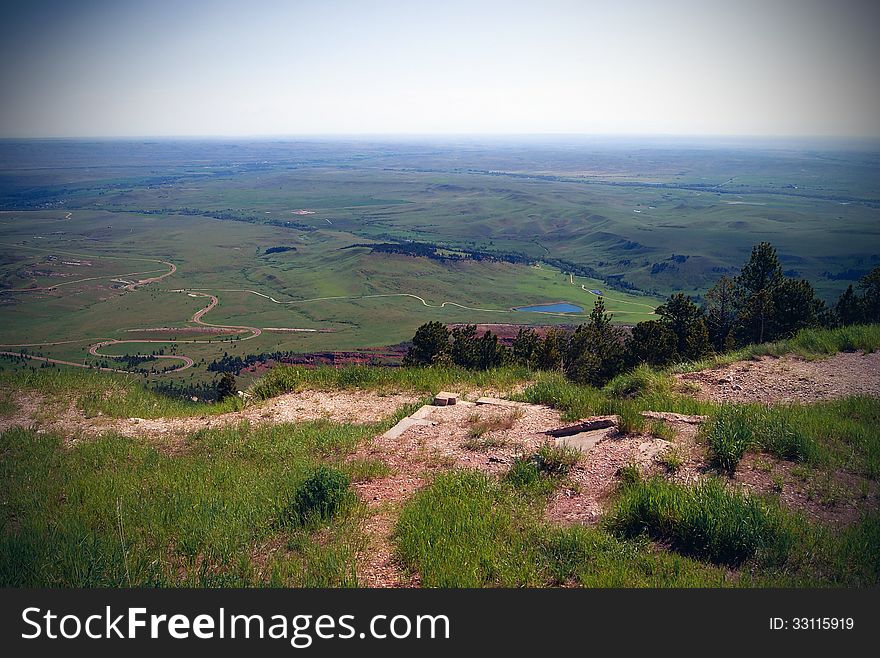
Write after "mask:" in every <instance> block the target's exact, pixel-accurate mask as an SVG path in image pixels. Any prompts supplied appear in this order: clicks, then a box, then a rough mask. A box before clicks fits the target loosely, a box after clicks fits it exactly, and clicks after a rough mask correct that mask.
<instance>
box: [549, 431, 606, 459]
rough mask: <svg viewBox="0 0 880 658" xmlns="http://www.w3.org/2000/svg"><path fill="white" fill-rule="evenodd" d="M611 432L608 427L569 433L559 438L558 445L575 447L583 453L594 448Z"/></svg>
mask: <svg viewBox="0 0 880 658" xmlns="http://www.w3.org/2000/svg"><path fill="white" fill-rule="evenodd" d="M609 434H611V430H610V429H608V428H605V429H598V430H591V431H589V432H580V433H578V434H569V435H567V436H560V437H559V438H557V439H556V445H558V446H565V447H567V448H575V449H576V450H580V451H581V452H583V453H587V452H589V451H590V450H592V449H593V448H594V447H595V446H596V444H597V443H599V442H600V441H602V440H604V439H606V438H607V437H608V435H609Z"/></svg>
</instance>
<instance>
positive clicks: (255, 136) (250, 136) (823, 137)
mask: <svg viewBox="0 0 880 658" xmlns="http://www.w3.org/2000/svg"><path fill="white" fill-rule="evenodd" d="M511 137H513V138H517V137H519V138H535V137H539V138H540V137H543V138H565V137H579V138H604V139H633V138H636V139H638V138H653V139H746V140H816V141H859V140H866V141H880V134H878V135H857V134H852V135H850V134H790V133H788V134H786V133H783V134H760V133H758V134H756V133H647V132H646V133H641V132H615V133H590V132H400V133H388V132H351V133H347V132H332V133H318V132H315V133H240V134H237V133H210V134H189V133H167V134H124V135H123V134H119V135H25V136H20V135H0V141H37V140H43V141H63V140H71V141H81V140H102V141H111V140H142V139H151V140H267V139H277V140H284V139H351V138H358V139H363V138H372V139H376V138H382V139H388V138H399V139H400V138H405V139H418V138H432V139H436V138H447V139H453V138H511Z"/></svg>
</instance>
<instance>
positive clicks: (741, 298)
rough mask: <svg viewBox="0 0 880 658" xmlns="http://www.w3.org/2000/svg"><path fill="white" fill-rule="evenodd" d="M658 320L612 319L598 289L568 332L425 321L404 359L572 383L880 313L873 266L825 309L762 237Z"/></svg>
mask: <svg viewBox="0 0 880 658" xmlns="http://www.w3.org/2000/svg"><path fill="white" fill-rule="evenodd" d="M655 312H656V314H657V316H658V319H657V320H648V321H646V322H640V323H638V324H637V325H635V327H633V328H632V331H631V332H626V330H625V329H623V328H621V327H616V326H614V325H612V324H611V318H612V316H611V314H609V313H606V311H605V303H604V300H603V299H602V297H599V298H598V299H597V300H596V303H595V306H594V308H593V311H592V312H591V313H590V319H589V321H588V322H586V323H584V324H582V325H580V326H579V327H577V329H575V331H574V332H568V331H565V330H563V329H558V328H551V329H549V330H548V331H547V332H546V334H545V335H544V336H543V337H542V336H540V335H539V334H538V333H537V332H536V331H535V330H533V329H528V328H521V329H520V330H519V333H518V334H517V336H516V338H515V339H514V341H513V344H512V345H511V347H510V348H507V347H505V346H504V345H501V344H500V343H499V341H498V337H497V336H496V335H494V334H493V333H492V332H489V331H486V332H485V333H484V334H483V335H482V336H479V335H478V334H477V328H476V326H475V325H467V326H465V327H457V328H455V329H452V330H451V331H450V330H449V329H448V328H447V327H446V326H445V325H444V324H442V323H440V322H428V323H427V324H424V325H422V326H421V327H419V328H418V330H417V331H416V334H415V336H414V337H413V341H412V346H411V347H410V348H409V351H408V352H407V355H406V358H405V359H404V365H414V366H424V365H434V364H441V365H451V364H454V365H457V366H461V367H463V368H469V369H478V370H485V369H488V368H493V367H497V366H500V365H505V364H519V365H524V366H527V367H530V368H534V369H536V370H558V371H561V372H564V373H565V375H566V377H567V378H569V379H571V380H572V381H574V382H577V383H580V384H588V385H591V386H603V385H605V384H606V383H607V382H608V381H610V380H611V379H612V378H614V377H615V376H616V375H618V374H620V373H622V372H625V371H627V370H630V369H632V368H634V367H636V366H638V365H640V364H643V363H644V364H648V365H651V366H656V367H662V366H665V365H669V364H671V363H677V362H681V361H695V360H698V359H702V358H704V357H706V356H708V355H709V354H711V353H713V352H716V353H721V352H726V351H730V350H732V349H735V348H737V347H741V346H743V345H747V344H751V343H763V342H770V341H776V340H780V339H784V338H789V337H791V336H793V335H794V334H795V333H797V332H798V331H799V330H801V329H805V328H808V327H816V326H826V327H832V326H840V325H846V324H856V323H863V322H880V268H877V269H875V270H874V271H872V272H870V273H869V274H867V275H866V276H865V277H863V278H862V279H861V280H860V281H859V283H858V286H857V287H856V288H855V289H854V288H853V286H850V287H849V288H847V290H846V291H845V292H844V293H843V294H842V295H841V296H840V299H839V300H838V301H837V303H836V305H835V306H834V308H832V309H828V308H826V306H825V303H824V302H823V301H822V300H821V299H819V298H818V297H817V296H816V293H815V290H814V289H813V286H812V285H811V284H810V283H809V281H805V280H802V279H793V278H790V277H786V276H785V275H784V274H783V271H782V266H781V265H780V263H779V259H778V257H777V255H776V250H775V249H774V248H773V247H772V246H771V245H770V244H769V243H767V242H762V243H760V244H758V245H756V246H755V247H754V248H753V249H752V253H751V256H750V257H749V260H748V262H746V264H745V265H744V266H743V267H742V269H741V270H740V273H739V275H738V276H736V277H728V276H726V275H725V276H722V277H721V278H720V279H719V280H718V281H717V282H716V283H715V285H713V286H712V288H711V289H710V290H709V291H708V292H707V293H706V295H705V301H704V304H703V305H702V306H699V305H697V304H696V303H695V302H694V300H693V299H692V298H691V297H689V296H688V295H684V294H681V293H677V294H674V295H671V296H670V297H669V298H668V299H667V300H666V301H665V302H664V303H663V304H661V305H660V306H659V307H658V308H657V309H656V311H655Z"/></svg>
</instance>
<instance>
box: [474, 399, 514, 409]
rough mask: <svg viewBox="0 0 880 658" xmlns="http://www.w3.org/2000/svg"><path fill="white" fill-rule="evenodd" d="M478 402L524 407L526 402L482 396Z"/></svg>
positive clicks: (499, 405)
mask: <svg viewBox="0 0 880 658" xmlns="http://www.w3.org/2000/svg"><path fill="white" fill-rule="evenodd" d="M477 404H480V405H482V404H490V405H493V406H496V407H522V406H524V405H525V404H526V403H525V402H514V401H513V400H502V399H501V398H480V399H478V400H477Z"/></svg>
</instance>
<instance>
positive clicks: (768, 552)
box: [607, 478, 795, 566]
mask: <svg viewBox="0 0 880 658" xmlns="http://www.w3.org/2000/svg"><path fill="white" fill-rule="evenodd" d="M607 527H608V528H609V529H610V530H611V531H612V532H613V533H614V534H616V535H618V536H621V537H635V536H638V535H640V534H642V533H646V534H647V535H648V536H649V537H651V538H652V539H655V540H658V541H660V542H663V543H665V544H667V545H668V546H670V547H671V548H672V549H673V550H675V551H677V552H679V553H682V554H684V555H690V556H692V557H696V558H699V559H703V560H708V561H710V562H713V563H715V564H725V565H730V566H737V565H739V564H741V563H743V562H745V561H746V560H752V559H757V560H759V561H760V562H762V563H765V564H780V563H782V562H784V560H785V558H786V556H787V555H788V552H789V550H790V549H791V547H792V545H793V543H794V540H795V534H794V532H793V526H792V523H791V521H790V520H789V519H788V518H787V517H786V516H785V515H784V513H783V512H782V511H781V510H780V509H779V508H776V507H773V506H771V505H769V504H768V503H766V502H764V501H763V500H761V499H759V498H757V497H754V496H750V495H747V494H743V493H740V492H737V491H731V490H729V489H727V488H726V487H725V486H724V485H723V484H722V483H721V482H720V481H718V480H716V479H708V480H706V481H704V482H702V483H700V484H698V485H696V486H694V487H690V488H689V487H684V486H681V485H677V484H673V483H670V482H667V481H666V480H663V479H661V478H652V479H650V480H647V481H642V482H637V483H634V484H631V485H628V486H625V487H624V488H623V490H622V491H621V494H620V497H619V499H618V500H617V502H616V505H615V507H614V509H613V510H612V512H611V514H610V516H609V517H608V519H607Z"/></svg>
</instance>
